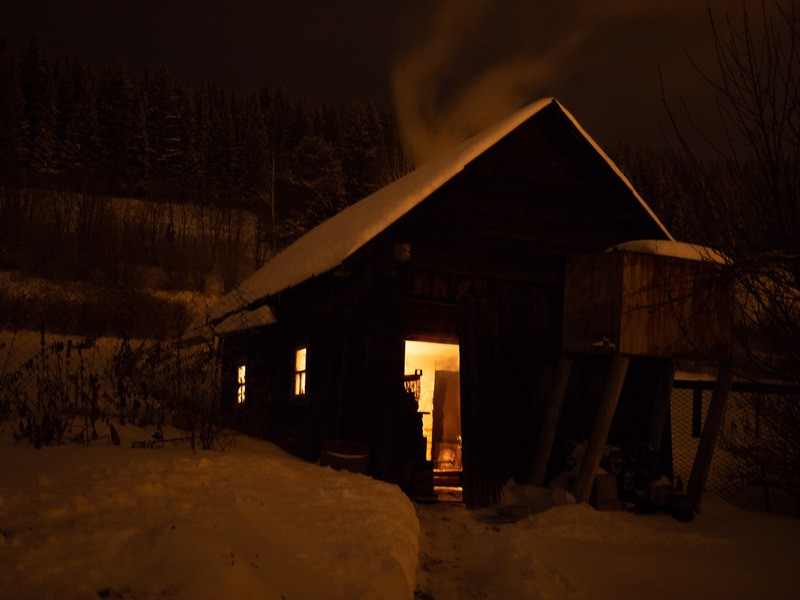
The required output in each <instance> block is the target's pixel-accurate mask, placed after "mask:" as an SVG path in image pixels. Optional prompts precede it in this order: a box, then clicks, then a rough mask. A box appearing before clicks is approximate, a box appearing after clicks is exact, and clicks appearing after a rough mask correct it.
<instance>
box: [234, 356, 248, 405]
mask: <svg viewBox="0 0 800 600" xmlns="http://www.w3.org/2000/svg"><path fill="white" fill-rule="evenodd" d="M245 370H246V369H245V366H244V365H240V366H239V368H238V369H237V371H236V382H237V384H238V387H237V388H236V402H237V403H239V404H241V403H242V402H244V385H245Z"/></svg>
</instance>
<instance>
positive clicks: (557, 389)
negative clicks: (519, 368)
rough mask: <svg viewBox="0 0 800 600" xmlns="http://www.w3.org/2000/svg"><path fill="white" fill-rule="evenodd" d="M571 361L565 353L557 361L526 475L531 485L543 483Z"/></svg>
mask: <svg viewBox="0 0 800 600" xmlns="http://www.w3.org/2000/svg"><path fill="white" fill-rule="evenodd" d="M572 362H573V361H572V359H571V358H570V357H568V356H566V355H562V356H561V359H560V360H559V362H558V368H557V370H556V376H555V380H554V381H553V389H552V390H551V391H550V397H549V399H548V402H547V407H546V412H545V415H544V418H543V419H542V427H541V432H540V433H539V440H538V441H537V445H536V451H535V452H534V455H533V464H532V465H531V471H530V476H529V477H528V483H530V484H533V485H542V484H543V483H544V474H545V471H546V470H547V463H548V462H549V460H550V453H551V452H552V449H553V440H554V439H555V436H556V430H557V429H558V421H559V418H560V417H561V408H562V407H563V405H564V395H565V394H566V391H567V383H568V382H569V374H570V371H571V370H572Z"/></svg>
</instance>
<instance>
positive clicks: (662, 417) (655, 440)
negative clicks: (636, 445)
mask: <svg viewBox="0 0 800 600" xmlns="http://www.w3.org/2000/svg"><path fill="white" fill-rule="evenodd" d="M674 379H675V363H673V362H672V361H671V360H666V361H664V364H663V366H662V368H661V370H660V373H659V378H658V383H657V386H656V395H655V401H654V402H653V412H652V413H651V415H650V434H649V435H648V438H647V441H648V442H649V443H650V446H651V447H652V448H653V450H654V451H655V452H656V453H657V452H658V451H659V450H660V448H661V438H662V436H663V435H664V425H665V424H666V421H667V415H668V414H669V399H670V395H671V392H672V381H673V380H674Z"/></svg>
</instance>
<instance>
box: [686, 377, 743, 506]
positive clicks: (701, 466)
mask: <svg viewBox="0 0 800 600" xmlns="http://www.w3.org/2000/svg"><path fill="white" fill-rule="evenodd" d="M732 382H733V371H732V370H731V368H730V365H728V364H726V363H723V364H722V365H721V366H720V368H719V373H718V374H717V383H716V385H715V386H714V392H713V393H712V394H711V404H709V406H708V412H707V413H706V422H705V425H703V432H702V434H701V435H700V443H699V444H698V446H697V453H696V454H695V457H694V464H693V465H692V473H691V475H690V476H689V484H688V486H687V488H686V493H687V494H688V496H689V498H690V499H691V501H692V505H693V506H694V509H695V510H696V511H697V510H699V509H700V500H701V499H702V497H703V491H704V489H705V486H706V480H707V479H708V471H709V469H710V468H711V460H712V458H713V457H714V446H715V445H716V443H717V437H718V436H719V431H720V429H721V428H722V420H723V417H724V416H725V404H726V403H727V401H728V395H729V394H730V391H731V383H732Z"/></svg>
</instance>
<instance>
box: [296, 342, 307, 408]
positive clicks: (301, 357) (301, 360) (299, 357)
mask: <svg viewBox="0 0 800 600" xmlns="http://www.w3.org/2000/svg"><path fill="white" fill-rule="evenodd" d="M294 395H295V396H305V395H306V349H305V348H298V349H297V351H296V352H295V355H294Z"/></svg>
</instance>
